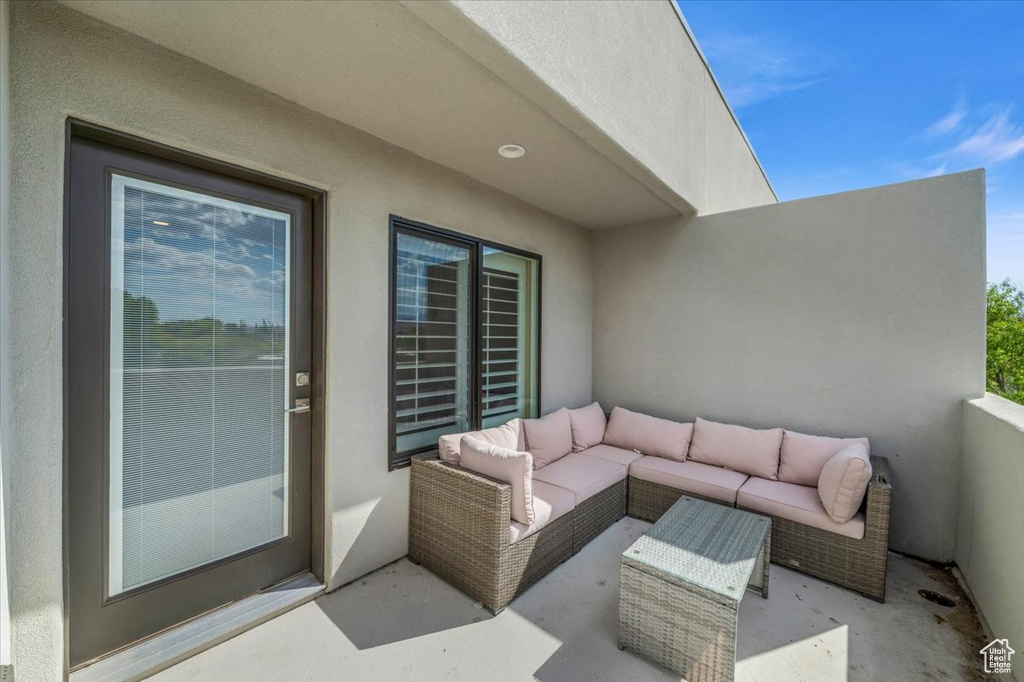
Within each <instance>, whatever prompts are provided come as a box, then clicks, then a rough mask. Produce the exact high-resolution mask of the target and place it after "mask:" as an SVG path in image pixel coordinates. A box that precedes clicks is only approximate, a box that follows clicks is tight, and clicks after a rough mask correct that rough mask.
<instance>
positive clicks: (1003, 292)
mask: <svg viewBox="0 0 1024 682" xmlns="http://www.w3.org/2000/svg"><path fill="white" fill-rule="evenodd" d="M986 373H987V377H986V384H987V388H988V390H989V391H991V392H992V393H998V394H999V395H1001V396H1003V397H1004V398H1009V399H1010V400H1013V401H1014V402H1018V403H1022V404H1024V291H1022V290H1020V289H1018V288H1017V287H1015V286H1014V285H1013V283H1012V282H1010V280H1008V279H1007V280H1004V281H1003V282H1001V283H999V284H990V285H989V286H988V359H987V365H986Z"/></svg>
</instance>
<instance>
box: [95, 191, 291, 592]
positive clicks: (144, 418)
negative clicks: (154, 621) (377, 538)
mask: <svg viewBox="0 0 1024 682" xmlns="http://www.w3.org/2000/svg"><path fill="white" fill-rule="evenodd" d="M110 215H111V241H110V249H111V259H110V263H111V266H110V329H109V339H110V341H109V372H110V376H109V396H110V399H109V403H110V404H109V408H110V411H109V414H110V424H109V441H110V442H109V480H108V485H109V489H108V490H109V492H108V503H109V512H108V513H109V518H108V524H109V525H108V543H107V545H108V556H107V595H108V597H114V596H117V595H119V594H122V593H124V592H128V591H131V590H134V589H136V588H141V587H144V586H146V585H150V584H152V583H154V582H157V581H160V580H162V579H165V578H170V577H172V576H175V575H178V574H181V573H183V572H188V571H192V570H194V569H197V568H199V567H202V566H205V565H208V564H211V563H214V562H217V561H220V560H222V559H226V558H228V557H231V556H234V555H238V554H240V553H244V552H247V551H250V550H253V549H255V548H257V547H261V546H264V545H267V544H268V543H272V542H274V541H276V540H279V539H281V538H284V537H286V536H287V535H288V513H289V510H288V500H289V498H290V495H289V482H288V471H289V461H288V452H289V443H288V423H287V414H286V408H287V406H288V399H289V396H290V391H289V384H288V380H287V379H288V377H289V376H290V374H291V368H290V366H289V357H290V352H289V350H290V349H289V337H290V329H289V326H290V311H289V301H290V295H289V294H290V292H289V282H290V281H291V277H292V273H291V272H290V255H291V253H290V250H291V217H290V215H289V214H287V213H283V212H279V211H273V210H269V209H265V208H261V207H258V206H252V205H246V204H242V203H238V202H235V201H230V200H227V199H221V198H218V197H215V196H211V195H206V194H200V193H197V192H193V191H188V190H184V189H179V188H176V187H172V186H169V185H163V184H157V183H153V182H148V181H144V180H140V179H136V178H132V177H127V176H122V175H113V177H112V182H111V214H110Z"/></svg>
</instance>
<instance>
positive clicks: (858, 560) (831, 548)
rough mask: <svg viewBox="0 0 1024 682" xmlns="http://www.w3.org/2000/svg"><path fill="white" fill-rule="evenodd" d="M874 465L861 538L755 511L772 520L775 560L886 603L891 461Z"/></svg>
mask: <svg viewBox="0 0 1024 682" xmlns="http://www.w3.org/2000/svg"><path fill="white" fill-rule="evenodd" d="M871 466H872V475H871V481H869V482H868V493H867V496H866V498H865V503H864V506H863V507H862V511H863V512H864V537H863V538H861V539H859V540H858V539H855V538H849V537H846V536H845V535H839V534H838V533H831V532H829V531H827V530H821V529H820V528H812V527H810V526H805V525H804V524H802V523H796V522H795V521H790V520H789V519H783V518H780V517H778V516H774V515H772V514H764V512H758V511H755V513H757V514H762V515H764V516H768V517H769V518H771V520H772V561H774V562H775V563H777V564H779V565H781V566H787V567H789V568H792V569H794V570H797V571H801V572H803V573H807V574H808V575H813V576H815V577H817V578H821V579H823V580H828V581H829V582H833V583H837V584H839V585H842V586H843V587H848V588H850V589H851V590H854V591H856V592H860V593H861V594H863V595H864V596H865V597H868V598H870V599H874V600H875V601H879V602H884V601H885V572H886V569H887V567H888V563H889V515H890V508H891V503H892V487H891V485H890V484H889V462H888V460H886V459H885V458H884V457H872V458H871ZM739 508H740V509H744V507H743V506H740V507H739ZM750 511H754V510H750Z"/></svg>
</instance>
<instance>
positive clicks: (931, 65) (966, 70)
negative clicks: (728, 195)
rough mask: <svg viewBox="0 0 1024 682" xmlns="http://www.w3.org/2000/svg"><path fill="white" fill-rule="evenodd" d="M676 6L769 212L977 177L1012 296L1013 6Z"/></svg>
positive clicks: (1018, 86)
mask: <svg viewBox="0 0 1024 682" xmlns="http://www.w3.org/2000/svg"><path fill="white" fill-rule="evenodd" d="M679 6H680V8H681V9H682V11H683V15H684V16H685V17H686V20H687V22H688V23H689V24H690V28H691V29H692V30H693V33H694V35H695V36H696V37H697V41H698V42H699V43H700V46H701V48H702V49H703V50H704V53H705V55H706V56H707V58H708V61H709V62H710V64H711V69H712V71H713V72H714V73H715V77H716V78H717V79H718V82H719V84H720V85H721V87H722V89H723V90H724V92H725V96H726V98H727V99H728V100H729V103H730V104H731V105H732V107H733V110H734V111H735V112H736V115H737V117H738V118H739V120H740V123H741V124H742V125H743V128H744V130H745V131H746V133H747V136H748V137H749V138H750V141H751V143H752V144H753V146H754V149H755V151H756V152H757V155H758V157H759V158H760V159H761V163H762V164H763V165H764V168H765V171H766V172H767V173H768V177H769V178H770V179H771V181H772V184H773V185H774V186H775V190H776V192H777V193H778V195H779V199H780V200H782V201H786V200H790V199H800V198H803V197H809V196H815V195H818V194H828V193H831V192H841V191H845V190H850V189H859V188H862V187H871V186H874V185H883V184H888V183H893V182H902V181H904V180H912V179H916V178H922V177H926V176H932V175H940V174H943V173H955V172H957V171H962V170H968V169H971V168H979V167H983V168H985V169H986V170H987V182H988V195H987V211H988V279H989V280H990V281H1001V280H1003V279H1005V278H1007V277H1009V278H1011V279H1013V280H1014V281H1015V282H1016V283H1017V285H1018V286H1024V2H835V3H831V2H766V1H761V2H705V1H689V0H679Z"/></svg>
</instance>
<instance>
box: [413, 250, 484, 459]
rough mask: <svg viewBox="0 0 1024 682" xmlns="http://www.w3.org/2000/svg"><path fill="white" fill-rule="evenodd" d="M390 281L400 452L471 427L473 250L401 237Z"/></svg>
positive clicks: (425, 444) (434, 441) (420, 446)
mask: <svg viewBox="0 0 1024 682" xmlns="http://www.w3.org/2000/svg"><path fill="white" fill-rule="evenodd" d="M396 247H397V253H396V263H395V265H396V273H397V276H396V281H395V330H394V334H395V430H396V436H397V438H396V445H397V450H398V451H399V452H403V451H408V450H412V449H416V448H422V447H424V446H427V445H430V444H432V443H436V441H437V437H438V436H439V435H441V434H444V433H452V432H455V431H460V430H463V431H464V430H468V428H469V405H468V380H469V371H468V370H469V338H470V337H469V330H470V325H469V320H470V315H469V301H470V296H469V284H470V274H471V273H470V267H469V266H470V260H471V252H470V251H469V250H468V249H466V248H464V247H461V246H456V245H452V244H449V243H446V242H440V241H432V240H429V239H424V238H420V237H415V236H412V235H408V234H404V233H403V234H399V235H398V238H397V244H396Z"/></svg>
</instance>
